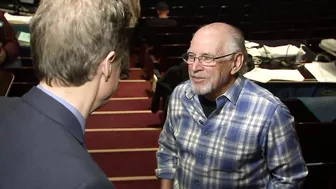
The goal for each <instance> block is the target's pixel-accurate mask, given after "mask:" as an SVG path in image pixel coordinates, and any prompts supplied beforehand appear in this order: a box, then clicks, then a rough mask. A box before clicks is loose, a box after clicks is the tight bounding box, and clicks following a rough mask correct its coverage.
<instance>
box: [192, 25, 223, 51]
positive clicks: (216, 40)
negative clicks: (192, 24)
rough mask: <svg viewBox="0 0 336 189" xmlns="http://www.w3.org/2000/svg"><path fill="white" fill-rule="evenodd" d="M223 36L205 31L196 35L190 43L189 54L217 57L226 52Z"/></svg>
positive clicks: (216, 32) (215, 32)
mask: <svg viewBox="0 0 336 189" xmlns="http://www.w3.org/2000/svg"><path fill="white" fill-rule="evenodd" d="M224 42H225V40H224V37H223V35H222V34H221V33H220V32H218V31H214V30H203V31H198V32H196V33H195V35H194V37H193V38H192V40H191V42H190V47H189V52H193V53H195V54H212V55H217V54H218V53H222V51H223V50H224V48H223V47H224V45H225V44H224Z"/></svg>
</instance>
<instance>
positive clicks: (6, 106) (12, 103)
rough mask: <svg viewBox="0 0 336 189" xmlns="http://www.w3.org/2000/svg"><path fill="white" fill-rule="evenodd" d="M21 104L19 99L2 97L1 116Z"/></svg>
mask: <svg viewBox="0 0 336 189" xmlns="http://www.w3.org/2000/svg"><path fill="white" fill-rule="evenodd" d="M20 103H21V100H20V98H18V97H3V96H0V104H1V105H0V116H1V115H3V114H4V113H8V112H10V111H11V110H13V109H14V108H15V107H16V106H17V105H18V104H20Z"/></svg>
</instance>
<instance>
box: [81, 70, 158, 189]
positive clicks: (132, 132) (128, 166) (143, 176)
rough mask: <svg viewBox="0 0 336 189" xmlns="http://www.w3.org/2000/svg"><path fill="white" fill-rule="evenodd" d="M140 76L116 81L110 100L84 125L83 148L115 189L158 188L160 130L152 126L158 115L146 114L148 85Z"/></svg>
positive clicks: (149, 85)
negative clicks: (157, 160)
mask: <svg viewBox="0 0 336 189" xmlns="http://www.w3.org/2000/svg"><path fill="white" fill-rule="evenodd" d="M140 74H141V71H140V70H131V72H130V78H129V80H128V81H120V82H119V85H118V89H117V91H116V93H115V94H114V95H113V98H112V99H111V100H110V101H109V102H108V103H107V104H106V105H105V106H103V107H101V108H100V109H99V110H97V111H96V112H94V114H92V115H90V116H89V118H88V120H87V124H86V128H87V132H86V133H85V140H86V146H87V148H88V149H89V152H90V153H91V155H92V158H93V159H94V160H95V161H96V162H97V164H98V165H99V166H100V167H101V168H102V170H103V171H104V172H105V174H106V175H107V176H108V177H109V178H110V179H112V182H113V183H114V185H115V186H116V188H117V189H139V188H140V189H158V188H160V180H158V179H156V177H155V169H156V167H157V165H156V151H157V147H158V137H159V134H160V128H155V127H158V126H161V124H160V123H161V121H160V117H162V114H161V113H157V114H153V113H151V112H150V110H149V108H150V105H151V98H148V97H149V96H150V92H149V91H151V84H150V82H148V81H143V80H140Z"/></svg>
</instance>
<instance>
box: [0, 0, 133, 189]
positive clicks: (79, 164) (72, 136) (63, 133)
mask: <svg viewBox="0 0 336 189" xmlns="http://www.w3.org/2000/svg"><path fill="white" fill-rule="evenodd" d="M128 15H129V14H128V13H126V8H125V6H124V4H123V3H122V2H120V1H119V0H78V1H69V0H58V1H54V0H43V1H41V4H40V6H39V8H38V10H37V12H36V13H35V15H34V17H33V18H32V20H31V23H30V31H31V47H32V52H33V53H32V56H33V59H34V66H35V68H36V73H37V75H38V77H39V79H40V83H39V85H38V86H37V87H34V88H32V89H31V90H30V91H29V92H28V93H27V94H25V95H23V96H22V98H5V97H1V98H0V120H1V121H0V154H1V155H0V188H1V189H74V188H76V189H112V188H114V186H113V184H112V183H111V182H110V181H109V180H108V179H107V177H106V176H105V174H104V173H103V171H102V170H101V169H100V168H99V167H98V166H97V165H96V164H95V162H94V161H93V160H92V159H91V157H90V155H89V153H88V152H87V149H86V148H85V144H84V133H85V119H86V118H87V117H88V115H89V114H90V113H91V112H92V111H94V110H95V109H97V108H98V107H99V106H101V105H102V104H104V103H105V102H107V101H108V99H109V98H110V97H111V95H112V94H113V92H114V91H115V90H116V88H117V85H118V81H119V74H120V62H121V58H122V57H121V55H122V54H123V53H124V52H125V51H126V49H127V47H126V46H127V45H126V36H125V31H126V30H125V29H126V27H127V22H128V17H129V16H128Z"/></svg>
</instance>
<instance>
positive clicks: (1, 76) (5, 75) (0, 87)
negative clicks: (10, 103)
mask: <svg viewBox="0 0 336 189" xmlns="http://www.w3.org/2000/svg"><path fill="white" fill-rule="evenodd" d="M13 81H14V75H13V74H11V73H9V72H7V71H4V70H0V96H7V95H8V93H9V90H10V88H11V86H12V84H13Z"/></svg>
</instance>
